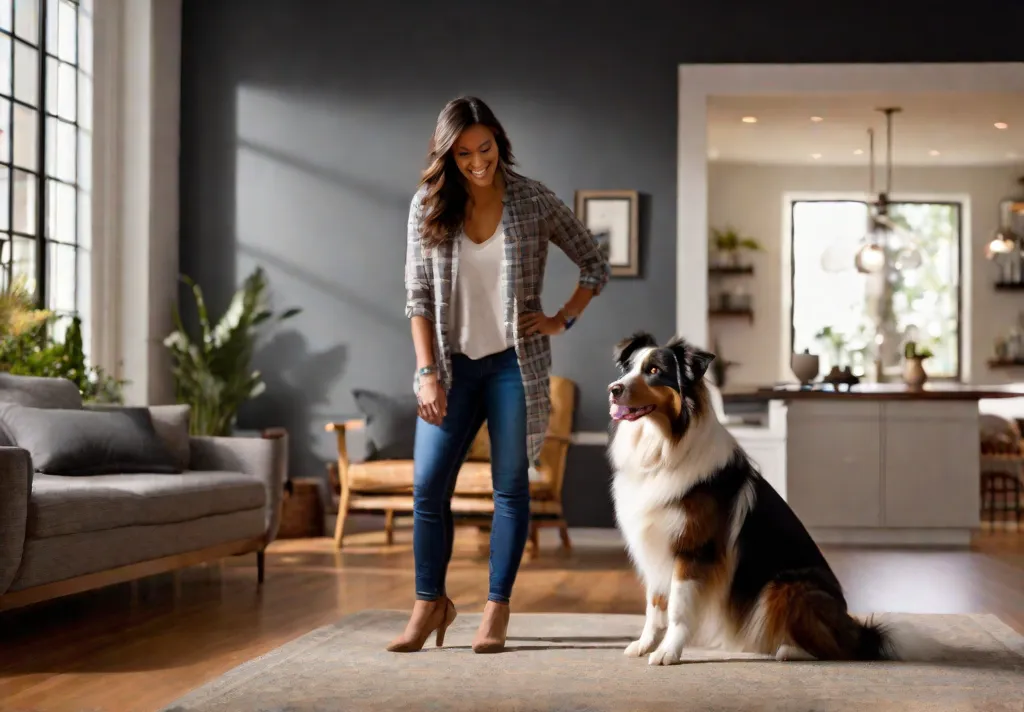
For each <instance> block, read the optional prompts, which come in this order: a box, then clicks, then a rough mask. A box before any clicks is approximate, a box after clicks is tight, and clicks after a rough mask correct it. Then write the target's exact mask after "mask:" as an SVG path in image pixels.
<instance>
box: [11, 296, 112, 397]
mask: <svg viewBox="0 0 1024 712" xmlns="http://www.w3.org/2000/svg"><path fill="white" fill-rule="evenodd" d="M58 319H59V317H57V316H56V315H55V314H53V313H52V312H50V311H48V310H46V309H38V308H37V307H36V303H35V297H34V296H33V294H32V293H31V292H30V291H29V290H28V288H27V287H26V281H25V279H24V278H16V279H15V280H14V281H13V282H12V283H11V284H10V285H8V287H7V288H5V289H4V290H3V291H2V292H0V370H3V371H6V372H8V373H11V374H14V375H18V376H41V377H45V378H66V379H67V380H69V381H71V382H72V383H74V384H75V386H77V388H78V390H79V392H80V393H81V394H82V400H84V401H86V402H91V403H121V402H122V401H123V396H122V390H123V387H124V385H125V383H127V381H124V380H121V379H117V378H114V377H112V376H110V375H109V374H107V373H106V372H105V371H104V370H103V369H102V368H99V367H97V366H90V365H89V363H88V361H87V359H86V357H85V346H84V344H83V341H82V320H81V318H79V317H78V316H75V317H73V318H72V319H71V323H70V324H69V325H68V328H67V329H66V331H65V332H64V338H63V341H57V340H56V339H54V338H53V334H54V331H55V327H56V325H57V321H58Z"/></svg>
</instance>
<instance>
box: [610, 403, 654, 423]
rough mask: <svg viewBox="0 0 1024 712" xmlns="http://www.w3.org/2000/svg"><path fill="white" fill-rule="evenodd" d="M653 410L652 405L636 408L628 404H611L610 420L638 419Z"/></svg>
mask: <svg viewBox="0 0 1024 712" xmlns="http://www.w3.org/2000/svg"><path fill="white" fill-rule="evenodd" d="M653 412H654V406H653V405H642V406H639V407H637V408H631V407H629V406H628V405H613V406H612V407H611V416H612V420H639V419H640V418H642V417H644V416H645V415H649V414H650V413H653Z"/></svg>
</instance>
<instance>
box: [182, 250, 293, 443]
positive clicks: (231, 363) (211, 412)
mask: <svg viewBox="0 0 1024 712" xmlns="http://www.w3.org/2000/svg"><path fill="white" fill-rule="evenodd" d="M181 279H182V281H183V282H185V283H186V284H187V285H189V287H190V288H191V290H192V296H193V298H194V299H195V305H196V312H197V314H198V317H199V327H200V332H201V333H200V334H199V338H198V339H196V340H193V339H192V338H190V337H189V335H188V333H187V332H186V330H185V327H184V325H183V324H182V321H181V314H180V312H179V311H178V310H177V309H175V311H174V323H175V327H176V328H175V330H174V331H173V332H172V333H171V334H169V335H168V336H167V338H165V339H164V346H166V347H167V349H168V350H169V351H170V354H171V358H172V361H173V367H172V372H173V374H174V382H175V389H176V391H177V400H178V402H179V403H187V404H188V405H189V406H191V414H192V417H191V422H190V423H189V429H190V432H191V433H192V434H193V435H216V436H224V435H230V434H231V432H232V430H233V429H234V427H235V422H236V419H237V416H238V411H239V409H240V408H241V406H242V405H243V404H244V403H245V402H246V401H248V400H250V399H252V398H255V397H257V396H258V395H260V394H261V393H262V392H263V391H264V389H265V388H266V385H265V384H264V382H263V379H262V377H261V374H260V372H259V371H257V370H253V368H252V358H253V354H254V352H255V350H256V343H257V340H258V337H259V332H260V327H261V326H262V325H264V324H265V323H266V322H267V321H269V320H270V319H272V318H274V314H273V313H272V312H271V311H270V309H269V308H268V306H267V301H268V299H267V287H268V284H267V278H266V274H265V273H264V271H263V269H262V268H260V267H257V268H256V270H255V271H254V272H253V273H252V274H250V275H249V276H248V277H247V278H246V279H245V282H244V283H243V284H242V286H241V287H240V288H239V289H238V290H237V291H236V292H235V295H234V297H233V298H232V300H231V304H230V305H229V306H228V309H227V311H226V312H225V313H224V314H223V316H221V318H220V320H219V321H218V322H217V323H216V325H214V324H213V323H212V322H211V321H210V316H209V313H208V312H207V307H206V300H205V298H204V297H203V291H202V289H201V288H200V287H199V285H198V284H196V283H195V282H194V281H193V280H192V279H191V278H189V277H187V276H184V275H183V276H182V277H181ZM299 313H301V309H297V308H293V309H288V310H287V311H285V312H284V313H282V314H280V315H279V316H277V318H276V319H277V321H284V320H285V319H290V318H292V317H294V316H295V315H297V314H299Z"/></svg>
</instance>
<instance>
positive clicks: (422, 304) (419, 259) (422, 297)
mask: <svg viewBox="0 0 1024 712" xmlns="http://www.w3.org/2000/svg"><path fill="white" fill-rule="evenodd" d="M422 199H423V195H422V191H417V192H416V195H414V196H413V198H412V202H411V203H410V204H409V220H408V223H407V224H406V241H405V317H406V318H407V319H412V318H413V317H415V316H420V317H423V318H424V319H427V320H430V321H433V320H434V291H433V279H432V278H433V274H432V267H431V263H430V258H429V257H427V256H426V255H424V254H423V248H422V245H421V242H420V214H421V213H420V211H421V207H422V203H421V201H422Z"/></svg>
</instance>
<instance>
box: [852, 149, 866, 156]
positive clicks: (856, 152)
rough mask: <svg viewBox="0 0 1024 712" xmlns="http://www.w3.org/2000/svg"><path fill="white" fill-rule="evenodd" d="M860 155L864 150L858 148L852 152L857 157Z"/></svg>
mask: <svg viewBox="0 0 1024 712" xmlns="http://www.w3.org/2000/svg"><path fill="white" fill-rule="evenodd" d="M862 153H864V149H863V148H858V149H857V150H856V151H854V152H853V155H855V156H859V155H861V154H862Z"/></svg>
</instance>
